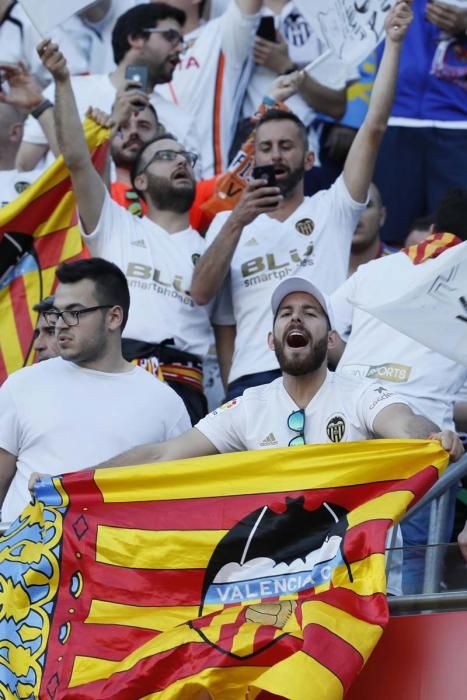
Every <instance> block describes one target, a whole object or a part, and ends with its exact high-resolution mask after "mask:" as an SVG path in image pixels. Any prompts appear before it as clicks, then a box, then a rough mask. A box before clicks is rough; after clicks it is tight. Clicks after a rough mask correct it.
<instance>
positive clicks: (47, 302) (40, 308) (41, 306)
mask: <svg viewBox="0 0 467 700" xmlns="http://www.w3.org/2000/svg"><path fill="white" fill-rule="evenodd" d="M54 301H55V300H54V297H53V296H49V297H45V299H42V300H41V301H40V302H39V303H38V304H34V306H33V307H32V310H33V311H36V312H37V313H38V314H43V313H45V312H46V311H50V309H51V308H52V307H53V305H54Z"/></svg>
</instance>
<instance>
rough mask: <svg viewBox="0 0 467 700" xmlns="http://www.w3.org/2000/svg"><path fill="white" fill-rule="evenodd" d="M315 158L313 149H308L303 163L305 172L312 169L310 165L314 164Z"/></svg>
mask: <svg viewBox="0 0 467 700" xmlns="http://www.w3.org/2000/svg"><path fill="white" fill-rule="evenodd" d="M315 160H316V158H315V154H314V153H313V151H308V152H307V154H306V155H305V164H304V167H305V171H306V172H308V170H311V169H312V167H313V166H314V164H315Z"/></svg>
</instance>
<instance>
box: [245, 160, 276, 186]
mask: <svg viewBox="0 0 467 700" xmlns="http://www.w3.org/2000/svg"><path fill="white" fill-rule="evenodd" d="M251 174H252V175H253V178H254V179H255V180H265V181H266V182H267V187H277V182H276V173H275V170H274V166H273V165H255V167H254V168H253V170H252V173H251Z"/></svg>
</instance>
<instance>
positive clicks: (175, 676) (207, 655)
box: [0, 440, 447, 700]
mask: <svg viewBox="0 0 467 700" xmlns="http://www.w3.org/2000/svg"><path fill="white" fill-rule="evenodd" d="M446 464H447V454H446V453H445V452H444V451H443V450H442V449H441V447H440V446H439V443H437V442H435V441H421V440H370V441H367V442H355V443H339V444H331V445H311V446H303V447H296V448H294V449H278V450H276V449H272V450H262V451H257V452H242V453H236V454H229V455H216V456H214V457H208V458H198V459H192V460H183V461H178V462H172V463H170V464H157V465H145V466H139V467H123V468H119V469H98V470H95V471H83V472H76V473H74V474H68V475H66V476H64V477H63V478H48V479H46V480H44V481H43V482H39V483H38V485H37V486H36V500H35V501H34V502H33V504H31V505H29V506H28V507H27V508H26V510H25V511H24V512H23V514H22V515H21V517H20V518H19V519H18V520H17V521H16V522H15V523H13V524H12V526H11V527H10V529H9V530H8V532H7V533H6V535H5V537H4V538H3V539H2V540H1V541H0V647H1V648H2V649H3V653H2V663H1V664H0V692H1V693H2V697H5V698H32V697H34V698H41V699H42V698H43V699H44V700H45V699H47V700H61V699H64V698H66V699H67V700H78V698H79V700H95V699H96V698H99V700H136V699H137V698H151V699H153V698H154V699H155V698H161V700H175V699H187V700H188V699H189V700H192V699H194V698H198V700H207V699H208V698H216V699H217V698H218V699H219V700H244V699H246V698H248V699H254V698H261V699H263V700H266V698H272V697H281V698H290V699H293V700H308V699H309V698H310V697H312V698H313V700H340V699H341V698H343V697H344V694H345V693H346V691H347V689H348V688H349V687H350V685H351V683H352V682H353V680H354V679H355V678H356V676H357V675H358V674H359V673H360V671H361V670H362V668H363V666H364V664H365V662H366V660H367V659H368V657H369V655H370V654H371V652H372V650H373V648H374V646H375V645H376V643H377V642H378V640H379V638H380V637H381V635H382V633H383V631H384V628H385V625H386V623H387V621H388V607H387V602H386V595H385V592H386V577H385V540H386V534H387V530H388V528H389V527H390V526H391V525H393V523H395V522H396V521H397V520H398V519H399V518H400V517H401V516H403V515H404V513H405V512H406V511H407V509H408V508H410V506H411V505H412V504H413V503H415V502H416V501H417V500H418V499H419V498H420V497H421V496H422V495H423V494H424V493H425V492H426V491H427V490H428V489H429V488H430V487H431V486H432V485H433V484H434V483H435V481H436V480H437V478H438V476H439V474H440V473H441V471H442V470H443V469H444V468H445V466H446Z"/></svg>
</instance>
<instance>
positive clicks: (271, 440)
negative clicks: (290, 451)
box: [259, 433, 278, 447]
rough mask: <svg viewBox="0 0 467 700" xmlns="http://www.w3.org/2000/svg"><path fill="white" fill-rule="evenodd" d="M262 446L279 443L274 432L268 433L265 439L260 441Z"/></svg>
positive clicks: (271, 445)
mask: <svg viewBox="0 0 467 700" xmlns="http://www.w3.org/2000/svg"><path fill="white" fill-rule="evenodd" d="M259 444H260V447H273V446H274V445H277V444H278V443H277V440H276V436H275V435H274V433H269V435H266V437H265V438H264V440H263V441H262V442H260V443H259Z"/></svg>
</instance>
